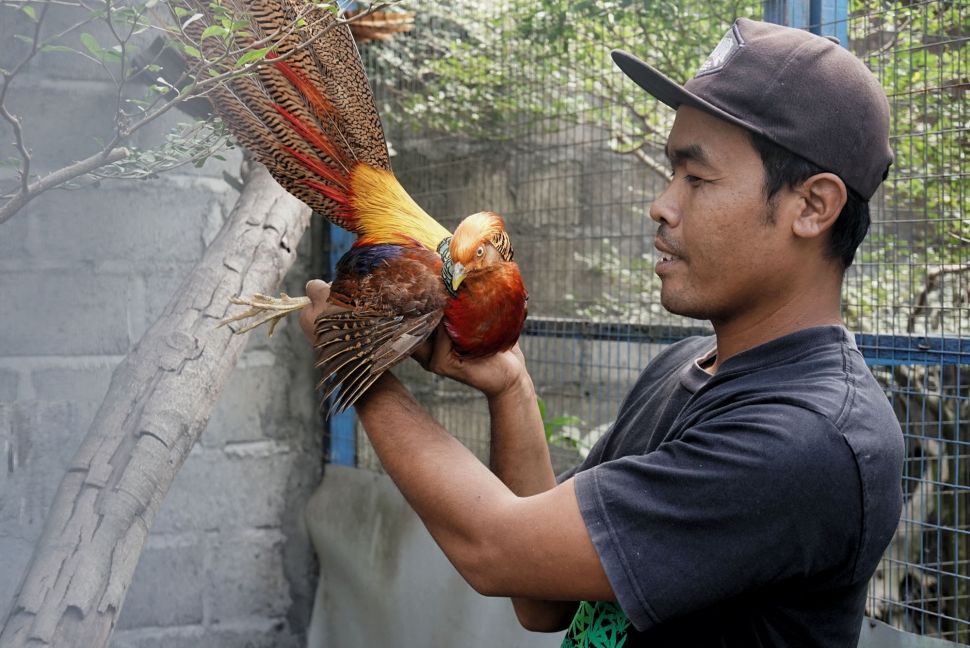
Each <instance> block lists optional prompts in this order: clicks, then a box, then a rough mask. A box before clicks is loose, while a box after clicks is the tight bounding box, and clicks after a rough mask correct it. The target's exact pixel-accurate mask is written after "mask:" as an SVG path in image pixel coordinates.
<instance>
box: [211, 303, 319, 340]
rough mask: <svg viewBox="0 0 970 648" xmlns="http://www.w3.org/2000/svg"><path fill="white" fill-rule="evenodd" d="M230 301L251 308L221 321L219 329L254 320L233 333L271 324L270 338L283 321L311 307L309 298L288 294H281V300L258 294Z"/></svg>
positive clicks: (268, 333)
mask: <svg viewBox="0 0 970 648" xmlns="http://www.w3.org/2000/svg"><path fill="white" fill-rule="evenodd" d="M229 301H230V302H231V303H233V304H236V305H239V306H249V309H248V310H245V311H243V312H241V313H238V314H236V315H233V316H232V317H225V318H223V319H221V320H219V323H218V324H217V325H216V327H217V328H218V327H219V326H225V325H226V324H230V323H232V322H238V321H240V320H245V319H250V318H253V321H251V322H249V323H247V324H246V325H244V326H243V327H242V328H240V329H233V333H245V332H247V331H251V330H253V329H254V328H256V327H258V326H262V325H263V324H265V323H267V322H269V331H268V332H267V335H269V336H272V335H273V331H274V330H275V329H276V325H277V324H279V322H280V320H281V319H283V318H284V317H286V316H287V315H289V314H290V313H295V312H296V311H298V310H300V309H301V308H303V307H305V306H309V305H310V298H309V297H290V296H289V295H287V294H286V293H280V296H279V298H276V297H270V296H269V295H263V294H260V293H256V294H254V295H253V296H252V297H248V298H246V297H230V298H229Z"/></svg>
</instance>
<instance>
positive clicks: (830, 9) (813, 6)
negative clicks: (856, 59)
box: [762, 0, 849, 47]
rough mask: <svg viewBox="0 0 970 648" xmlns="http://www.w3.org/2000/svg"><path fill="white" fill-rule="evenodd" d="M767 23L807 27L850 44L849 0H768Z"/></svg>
mask: <svg viewBox="0 0 970 648" xmlns="http://www.w3.org/2000/svg"><path fill="white" fill-rule="evenodd" d="M762 6H763V7H764V17H765V20H766V21H768V22H773V23H777V24H779V25H788V26H789V27H797V28H799V29H806V28H807V29H808V30H809V31H810V32H812V33H813V34H819V35H822V36H835V37H837V38H838V39H839V42H840V43H841V44H842V47H848V45H849V27H848V25H849V0H765V2H764V3H763V5H762Z"/></svg>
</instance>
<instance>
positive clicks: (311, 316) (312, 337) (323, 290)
mask: <svg viewBox="0 0 970 648" xmlns="http://www.w3.org/2000/svg"><path fill="white" fill-rule="evenodd" d="M306 296H307V297H309V298H310V305H309V306H307V307H306V308H304V309H303V310H301V311H300V328H302V329H303V335H305V336H306V339H307V340H309V341H310V344H311V345H312V344H313V343H314V342H316V339H317V336H316V334H315V333H314V328H315V327H316V321H317V318H318V317H320V316H321V315H323V314H325V313H339V312H340V311H343V310H345V309H343V308H341V307H340V306H334V305H333V304H330V303H327V298H328V297H330V284H328V283H327V282H326V281H320V280H319V279H313V280H312V281H310V282H308V283H307V285H306Z"/></svg>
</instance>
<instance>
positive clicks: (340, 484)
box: [307, 466, 563, 648]
mask: <svg viewBox="0 0 970 648" xmlns="http://www.w3.org/2000/svg"><path fill="white" fill-rule="evenodd" d="M307 520H308V524H309V527H310V532H311V534H312V536H313V543H314V546H315V547H316V550H317V555H318V556H319V557H320V571H321V577H320V582H319V586H318V588H317V601H316V605H315V607H314V609H313V622H312V624H311V626H310V633H309V637H308V642H307V646H308V648H324V647H337V648H351V647H357V646H394V647H395V648H452V647H453V646H462V647H463V648H479V647H480V648H493V647H495V646H501V647H502V648H553V647H556V648H558V646H559V645H560V643H562V635H563V633H561V632H559V633H554V634H539V633H531V632H526V631H525V630H523V629H522V628H521V627H520V626H519V625H518V622H517V621H516V620H515V614H514V613H513V611H512V604H511V603H510V602H509V601H508V599H497V598H486V597H484V596H480V595H479V594H477V593H476V592H475V591H474V590H472V589H471V587H469V586H468V585H467V584H466V583H465V581H463V580H462V579H461V577H460V576H459V575H458V574H457V572H456V571H455V570H454V568H453V567H452V566H451V564H450V563H449V562H448V560H447V559H446V558H445V556H444V554H442V553H441V550H440V549H439V548H438V546H437V545H436V544H435V543H434V541H433V540H432V539H431V536H430V535H429V534H428V532H427V530H426V529H425V528H424V526H423V525H422V524H421V521H420V520H419V519H418V518H417V516H416V515H415V514H414V512H413V511H412V510H411V508H410V507H409V506H408V505H407V502H405V501H404V498H403V497H402V496H401V494H400V492H399V491H398V490H397V488H396V487H395V486H394V484H393V483H392V482H391V480H390V479H389V478H388V477H386V476H385V475H380V474H377V473H373V472H370V471H366V470H359V469H355V468H344V467H341V466H328V467H327V472H326V475H325V476H324V478H323V483H322V484H321V485H320V488H318V489H317V491H316V492H315V493H314V494H313V497H312V498H311V499H310V503H309V506H308V507H307Z"/></svg>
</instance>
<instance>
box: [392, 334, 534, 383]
mask: <svg viewBox="0 0 970 648" xmlns="http://www.w3.org/2000/svg"><path fill="white" fill-rule="evenodd" d="M411 357H413V358H414V359H415V360H417V361H418V362H419V363H420V364H421V366H422V367H424V368H425V369H427V370H428V371H430V372H432V373H436V374H438V375H439V376H445V377H446V378H451V379H453V380H457V381H458V382H461V383H464V384H466V385H468V386H469V387H474V388H475V389H477V390H479V391H480V392H482V393H484V394H485V396H487V397H488V398H495V397H497V396H500V395H502V394H503V393H505V392H507V391H509V390H510V389H512V388H514V387H516V386H519V385H520V383H521V381H522V380H523V378H528V374H527V373H526V368H525V357H524V356H523V355H522V351H521V350H520V349H519V345H518V344H516V345H515V346H514V347H512V348H511V349H509V350H508V351H503V352H502V353H496V354H495V355H491V356H488V357H487V358H462V357H461V356H460V355H458V353H457V352H456V351H455V349H454V347H453V346H452V343H451V338H450V337H448V332H447V331H446V330H445V326H444V325H443V324H442V325H441V326H439V327H438V330H437V331H435V334H434V337H432V338H431V339H430V340H428V341H427V342H425V343H424V344H422V345H421V346H420V347H418V349H417V350H416V351H415V352H414V353H413V354H412V356H411Z"/></svg>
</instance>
